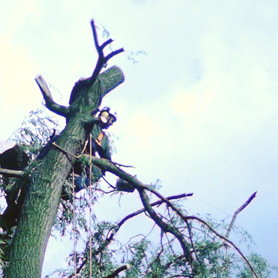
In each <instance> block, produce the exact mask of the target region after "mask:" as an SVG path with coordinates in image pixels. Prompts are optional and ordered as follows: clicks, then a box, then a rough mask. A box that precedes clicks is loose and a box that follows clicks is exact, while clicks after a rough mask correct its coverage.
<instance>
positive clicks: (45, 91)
mask: <svg viewBox="0 0 278 278" xmlns="http://www.w3.org/2000/svg"><path fill="white" fill-rule="evenodd" d="M35 81H36V82H37V84H38V86H39V88H40V90H41V92H42V95H43V98H44V100H45V106H46V107H47V108H48V109H49V110H50V111H52V112H54V113H56V114H58V115H60V116H63V117H66V118H67V117H68V116H69V113H70V110H69V108H68V107H66V106H63V105H59V104H57V103H56V102H54V100H53V98H52V95H51V92H50V90H49V88H48V86H47V84H46V82H45V80H44V78H43V77H42V76H41V75H38V76H36V77H35Z"/></svg>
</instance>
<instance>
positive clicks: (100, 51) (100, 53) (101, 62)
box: [89, 20, 124, 86]
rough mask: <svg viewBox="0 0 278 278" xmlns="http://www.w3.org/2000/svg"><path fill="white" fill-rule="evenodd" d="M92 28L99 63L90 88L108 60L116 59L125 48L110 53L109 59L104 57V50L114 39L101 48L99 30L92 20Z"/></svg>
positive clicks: (91, 79) (90, 82)
mask: <svg viewBox="0 0 278 278" xmlns="http://www.w3.org/2000/svg"><path fill="white" fill-rule="evenodd" d="M91 27H92V31H93V37H94V42H95V47H96V50H97V52H98V61H97V64H96V67H95V69H94V72H93V74H92V76H91V78H90V81H89V86H92V85H93V84H94V83H95V81H96V79H97V77H98V75H99V73H100V71H101V70H102V68H103V67H104V66H105V65H106V63H107V62H108V60H110V59H111V58H112V57H114V56H115V55H117V54H119V53H121V52H123V51H124V49H123V48H121V49H118V50H115V51H113V52H112V53H110V54H109V55H108V56H107V57H105V56H104V53H103V50H104V48H105V47H106V46H107V45H109V44H110V43H112V42H113V40H112V39H108V40H107V41H106V42H104V43H103V44H102V45H101V46H99V43H98V37H97V30H96V26H95V23H94V20H91Z"/></svg>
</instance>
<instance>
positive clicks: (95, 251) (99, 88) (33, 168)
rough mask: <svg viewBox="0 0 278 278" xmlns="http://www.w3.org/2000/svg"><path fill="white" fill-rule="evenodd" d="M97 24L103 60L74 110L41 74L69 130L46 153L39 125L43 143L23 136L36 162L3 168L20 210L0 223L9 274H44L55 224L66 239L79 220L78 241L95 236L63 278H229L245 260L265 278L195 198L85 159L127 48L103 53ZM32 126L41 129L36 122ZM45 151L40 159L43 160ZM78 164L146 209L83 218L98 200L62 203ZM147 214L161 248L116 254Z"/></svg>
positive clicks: (80, 85) (74, 98)
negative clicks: (115, 62) (193, 207)
mask: <svg viewBox="0 0 278 278" xmlns="http://www.w3.org/2000/svg"><path fill="white" fill-rule="evenodd" d="M91 26H92V31H93V37H94V42H95V46H96V49H97V52H98V55H99V57H98V61H97V64H96V67H95V69H94V71H93V74H92V76H91V77H89V78H88V79H81V80H79V81H78V82H77V83H76V84H75V86H74V87H73V89H72V92H71V96H70V100H69V106H68V107H66V106H61V105H59V104H57V103H55V102H54V100H53V98H52V96H51V93H50V90H49V88H48V87H47V84H46V82H45V81H44V79H43V78H42V76H38V77H36V82H37V84H38V86H39V88H40V90H41V92H42V95H43V98H44V100H45V106H46V107H47V108H48V109H49V110H50V111H52V112H54V113H56V114H58V115H60V116H62V117H65V118H66V122H67V124H66V127H65V128H64V130H63V131H62V132H61V133H60V134H59V135H58V136H57V137H56V138H55V143H53V141H52V140H51V139H50V141H49V143H48V144H47V145H46V146H45V147H43V148H42V146H43V145H45V143H46V138H47V137H51V136H50V134H51V132H50V131H49V129H47V124H45V122H44V120H41V121H40V123H41V125H40V126H45V127H46V130H48V132H44V131H45V129H42V130H43V132H42V134H43V135H42V138H41V140H38V138H36V136H37V134H36V133H32V131H30V129H28V128H27V129H23V133H24V132H25V133H24V136H23V137H25V139H26V137H28V136H29V137H30V138H31V139H30V140H29V142H26V141H25V143H24V144H23V146H24V147H25V149H26V148H29V152H30V153H31V154H33V155H35V159H31V162H30V163H29V164H28V166H27V168H25V169H24V171H21V170H20V171H18V170H17V169H12V170H11V169H10V170H9V169H8V170H7V169H6V170H4V169H1V173H2V174H3V177H4V178H3V183H2V187H3V188H2V190H3V191H4V192H5V193H6V196H7V198H6V199H7V200H8V198H10V196H12V200H13V205H14V207H13V208H14V209H15V210H16V213H14V215H13V218H12V219H13V220H14V221H11V223H8V224H7V221H6V220H5V219H6V218H5V217H4V216H5V213H7V210H8V209H11V206H10V204H9V202H7V203H8V208H7V209H6V210H5V212H4V213H3V214H2V216H1V219H0V225H1V226H2V228H3V230H4V232H3V233H2V240H3V244H2V246H3V247H2V252H3V254H4V255H3V256H2V258H3V260H6V261H7V266H6V267H4V274H5V276H6V277H40V275H41V268H42V263H43V258H44V253H45V248H46V245H47V242H48V238H49V236H50V234H51V229H52V228H53V227H54V228H55V227H56V228H57V229H58V230H59V231H60V232H61V233H62V234H63V233H64V232H65V229H67V228H68V227H69V226H70V225H71V224H72V223H73V224H74V225H75V223H77V226H78V227H74V233H73V235H74V236H75V237H76V236H77V237H78V234H79V233H81V230H82V229H83V230H85V231H87V230H89V231H90V229H91V228H93V233H89V237H88V239H87V241H86V243H85V245H84V250H83V251H82V252H79V253H78V252H76V251H75V252H73V254H71V255H70V257H69V264H70V266H71V267H69V269H68V270H60V274H61V275H63V277H73V276H74V275H75V274H76V273H78V274H80V275H82V277H88V275H89V274H91V275H92V276H93V277H116V276H117V275H119V274H120V273H121V272H122V271H125V272H126V277H142V276H145V277H221V276H222V277H224V276H227V275H230V274H232V272H233V271H232V270H231V268H230V267H229V266H230V265H239V266H240V263H238V260H239V257H240V258H241V259H243V261H244V262H245V263H246V264H247V266H248V269H249V270H250V271H251V275H255V277H259V276H257V274H256V272H255V270H254V268H253V267H252V265H251V264H250V262H249V260H248V259H247V258H246V257H245V256H244V255H243V254H242V252H240V250H239V249H238V248H237V246H235V245H234V244H233V242H231V241H230V240H229V239H228V236H226V237H225V236H223V235H221V234H220V233H219V232H218V231H216V228H217V225H215V223H209V221H205V220H203V219H201V218H199V217H196V216H190V215H187V213H186V211H185V210H184V208H183V207H182V206H180V204H179V203H178V202H177V200H180V199H183V198H186V197H189V196H192V194H181V195H178V196H170V197H167V198H166V197H164V196H162V195H161V194H160V193H159V192H158V191H157V190H156V189H155V186H154V185H153V186H147V185H145V184H144V183H142V182H140V181H139V180H138V179H137V178H136V177H134V176H132V175H130V174H128V173H127V172H125V171H123V170H122V167H124V166H123V165H119V164H117V163H115V162H112V161H109V160H107V159H102V158H97V157H95V156H92V155H88V154H87V155H86V154H83V149H84V146H85V144H86V141H87V140H88V138H89V134H91V132H92V129H93V127H94V125H96V124H97V123H98V122H99V121H100V119H99V117H98V116H97V112H98V108H99V105H100V103H101V101H102V98H103V97H104V96H105V95H106V94H107V93H109V92H110V91H111V90H112V89H114V88H116V87H117V86H118V85H119V84H121V83H122V82H123V81H124V75H123V73H122V71H121V70H120V69H119V68H118V67H116V66H113V67H111V68H109V69H107V70H106V71H104V72H101V70H102V69H103V68H104V67H105V66H106V64H107V62H108V61H109V60H110V59H111V58H113V57H114V56H115V55H117V54H119V53H121V52H123V49H119V50H116V51H112V52H111V53H110V54H109V55H107V56H105V55H104V53H103V50H104V48H105V47H106V46H108V45H109V44H110V43H111V42H112V40H111V39H108V40H107V41H105V42H104V43H103V44H102V45H99V43H98V37H97V33H96V27H95V25H94V22H93V21H92V22H91ZM38 120H40V118H39V117H38V118H37V121H38ZM33 124H36V121H35V123H33ZM53 136H54V134H53ZM41 148H42V149H41ZM39 151H40V155H37V153H38V152H39ZM42 153H43V155H42ZM76 161H81V163H82V164H83V165H85V167H86V165H87V166H88V165H89V166H90V167H91V166H92V165H95V166H97V167H99V168H100V169H101V170H102V171H107V172H110V173H113V174H114V175H116V176H117V177H118V178H119V179H120V180H119V183H118V187H116V188H115V187H114V188H113V192H114V193H117V194H121V192H133V191H135V192H137V193H138V194H139V197H140V199H141V202H142V205H143V208H142V209H141V210H139V211H136V212H134V213H132V214H129V215H127V216H126V217H125V218H124V219H122V220H121V221H119V222H118V223H108V222H102V223H95V224H94V225H93V227H92V225H91V224H90V223H88V222H87V221H86V219H85V217H84V208H86V207H90V203H91V202H92V201H93V200H92V197H91V196H89V197H88V196H85V197H83V198H81V199H80V200H79V202H78V203H77V204H76V203H75V202H74V198H69V200H63V199H61V193H62V190H63V188H71V185H70V184H71V182H72V180H71V169H72V168H73V166H74V164H75V163H76ZM11 181H12V182H11ZM6 185H7V186H6ZM120 185H121V186H120ZM73 187H74V186H73ZM90 189H91V187H90V188H89V190H90ZM71 190H72V188H71ZM93 190H94V193H95V194H94V198H97V196H98V195H97V191H98V190H99V191H101V188H100V187H99V185H98V184H94V185H93ZM73 195H74V192H73ZM150 195H153V196H155V197H156V198H157V201H156V202H153V203H152V202H151V201H150ZM175 200H176V202H175ZM95 201H96V200H95ZM157 207H158V208H157ZM162 208H163V209H162ZM13 212H14V210H13ZM142 213H145V214H146V215H147V216H148V217H149V218H150V219H151V220H152V221H153V222H154V224H155V225H156V226H157V227H158V228H159V230H160V240H159V241H160V243H159V244H158V245H157V246H155V247H154V246H152V243H151V242H150V241H149V240H148V239H147V238H146V237H143V238H141V239H140V240H137V241H131V242H130V244H129V245H127V246H126V247H120V248H118V249H117V251H115V250H113V248H112V249H111V248H110V247H111V246H112V245H113V244H114V245H115V244H116V240H115V236H116V235H117V232H118V231H119V230H120V228H121V227H122V226H123V225H124V224H125V223H126V222H127V221H128V220H129V219H131V218H133V217H136V216H138V215H140V214H142ZM5 225H6V226H5ZM218 228H219V227H218ZM228 246H231V247H233V248H234V249H235V250H236V253H237V254H238V255H239V256H237V257H236V256H235V253H230V254H229V253H227V252H226V250H227V248H228ZM244 271H245V272H246V270H244ZM217 275H218V276H217ZM219 275H220V276H219ZM242 277H246V276H242Z"/></svg>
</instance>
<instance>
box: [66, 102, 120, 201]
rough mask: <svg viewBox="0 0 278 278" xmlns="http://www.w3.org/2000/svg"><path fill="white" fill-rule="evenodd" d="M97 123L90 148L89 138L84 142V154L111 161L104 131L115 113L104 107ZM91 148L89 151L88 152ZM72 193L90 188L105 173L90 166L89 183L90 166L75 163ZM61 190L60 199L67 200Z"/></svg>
mask: <svg viewBox="0 0 278 278" xmlns="http://www.w3.org/2000/svg"><path fill="white" fill-rule="evenodd" d="M98 117H99V120H100V121H99V122H98V123H95V124H94V126H93V129H92V132H91V135H92V146H91V147H90V138H88V140H87V142H86V148H85V151H84V154H86V155H90V152H91V154H92V155H93V156H96V155H98V156H99V157H101V158H105V159H108V160H110V161H111V160H112V157H111V146H110V143H109V139H108V136H107V134H106V133H105V131H104V130H105V129H108V128H109V127H110V126H111V125H112V124H113V123H114V122H115V121H116V120H117V118H116V113H112V112H111V111H110V108H109V107H104V108H103V109H102V110H101V111H100V112H99V116H98ZM90 148H91V151H90ZM74 173H75V177H74V185H75V188H74V191H75V192H79V191H80V190H82V189H84V188H85V187H88V186H90V185H91V184H92V183H96V182H98V181H99V180H100V178H101V177H102V176H104V175H105V171H103V170H102V169H100V168H99V167H97V166H95V165H92V172H91V181H90V166H89V165H88V164H87V165H82V162H81V161H77V162H75V164H74ZM64 191H65V190H63V193H62V198H63V199H68V198H69V196H67V195H68V194H67V193H66V192H64Z"/></svg>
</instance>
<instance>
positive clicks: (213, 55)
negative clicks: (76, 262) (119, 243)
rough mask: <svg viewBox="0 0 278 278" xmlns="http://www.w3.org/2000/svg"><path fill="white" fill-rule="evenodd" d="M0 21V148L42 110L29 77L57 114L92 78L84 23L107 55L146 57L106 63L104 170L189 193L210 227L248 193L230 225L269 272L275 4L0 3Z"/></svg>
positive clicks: (273, 258) (276, 157)
mask: <svg viewBox="0 0 278 278" xmlns="http://www.w3.org/2000/svg"><path fill="white" fill-rule="evenodd" d="M0 14H1V16H0V34H1V40H0V47H1V53H0V61H1V63H0V88H1V95H0V96H1V101H0V111H1V113H2V117H1V119H0V126H1V139H2V140H4V139H6V138H8V137H9V135H10V134H11V133H12V132H13V131H14V130H15V129H17V128H18V127H19V125H20V123H21V122H22V120H23V118H24V115H25V114H26V113H28V112H29V111H30V110H32V109H36V108H37V107H38V106H39V105H40V103H41V102H42V96H41V94H40V91H39V89H38V87H37V85H36V83H35V81H34V76H35V75H37V74H39V73H40V74H42V75H43V76H44V78H45V80H46V81H47V82H49V83H50V84H52V85H53V86H55V88H57V90H59V92H58V91H57V90H56V91H53V95H54V98H55V100H57V101H58V102H60V103H63V104H67V103H68V99H69V95H70V91H71V89H72V86H73V85H74V83H75V82H76V81H77V80H78V79H79V78H80V77H86V76H89V75H90V74H91V73H92V71H93V69H94V65H95V62H96V58H97V56H96V51H95V49H94V45H93V38H92V33H91V28H90V19H91V18H94V19H95V21H96V22H97V23H99V24H102V25H104V26H105V27H106V28H107V29H108V30H109V31H110V34H111V37H112V38H113V39H115V42H114V43H113V48H114V49H117V48H119V47H124V48H125V49H126V50H127V52H128V51H138V50H143V51H145V52H146V53H147V55H140V56H138V57H136V59H137V60H138V62H139V63H137V64H135V65H133V64H132V63H131V62H130V61H128V60H127V55H126V54H122V55H120V56H118V57H116V58H115V59H113V60H112V61H111V62H110V63H109V65H108V66H111V65H113V64H117V65H118V66H120V67H121V68H122V70H123V71H124V74H125V76H126V81H125V83H124V84H123V85H121V86H120V87H119V88H117V89H116V90H114V91H113V92H111V93H110V95H109V96H107V97H106V98H105V99H104V101H103V105H110V106H111V107H113V109H114V110H116V111H117V112H118V116H119V117H118V122H117V123H116V124H115V125H114V127H113V128H112V131H113V133H114V134H115V135H117V136H118V137H119V140H117V141H116V147H117V154H116V155H115V156H114V160H115V161H118V162H120V163H124V164H129V165H134V166H136V170H134V174H137V175H138V178H139V179H140V180H141V181H142V182H145V183H147V184H148V183H150V182H155V180H156V179H157V178H158V179H160V180H161V181H162V186H163V188H162V190H161V192H162V193H163V194H165V195H172V194H177V193H181V192H194V193H195V195H194V197H193V198H191V199H190V200H189V201H187V205H188V207H187V209H188V211H189V212H191V213H195V212H199V213H201V214H203V213H210V214H212V215H213V216H215V217H216V218H218V219H223V218H225V217H227V216H228V215H232V214H233V213H234V211H235V210H236V209H237V208H238V207H239V206H240V205H241V204H242V203H243V202H245V201H246V199H247V198H248V197H249V196H250V195H251V194H252V193H253V192H254V191H258V196H257V198H256V199H255V200H254V201H253V203H252V204H251V205H250V207H248V208H246V210H245V211H243V212H242V214H241V215H240V216H239V217H238V219H237V222H236V224H238V225H240V226H242V227H243V228H245V229H246V230H247V231H248V232H250V233H251V234H252V235H253V238H254V241H255V242H256V246H255V250H256V251H258V252H259V253H261V254H262V255H263V256H264V257H266V258H268V260H269V262H271V263H273V264H276V265H278V257H277V253H278V238H277V232H276V230H277V228H278V225H277V216H276V212H277V210H278V204H277V198H278V197H277V196H278V189H277V182H278V175H277V165H278V148H277V138H278V129H277V126H278V125H277V119H278V109H277V106H278V82H277V78H276V76H277V74H278V55H277V47H278V36H277V35H278V34H277V25H278V3H277V2H276V1H268V0H266V1H246V0H242V1H236V0H235V1H225V2H223V1H216V0H212V1H205V0H199V1H198V0H197V1H189V0H171V1H157V0H149V1H139V0H137V1H135V0H134V1H129V0H125V1H120V0H113V1H112V0H109V1H108V0H107V1H87V0H84V1H69V0H67V1H53V0H49V1H35V0H27V1H24V2H22V1H19V0H16V1H2V3H1V11H0ZM126 199H129V200H126V201H127V203H126V207H125V208H124V209H123V206H124V205H122V207H121V208H120V209H119V211H117V210H116V209H115V208H114V207H113V211H116V212H115V213H116V214H115V215H116V218H117V217H120V216H121V215H123V214H124V213H126V211H130V212H131V211H132V210H133V209H137V207H138V205H139V203H138V198H137V196H134V198H132V197H131V196H129V197H128V198H126ZM109 203H111V202H109ZM115 205H117V203H116V204H113V206H115ZM103 206H107V204H105V205H104V204H100V208H99V211H98V208H95V210H96V212H97V213H98V215H99V217H100V218H102V217H105V216H106V214H107V213H106V212H105V211H104V210H103ZM53 252H55V251H53ZM51 256H54V255H51ZM61 261H62V258H61ZM47 262H49V260H48V259H47ZM49 264H50V263H49Z"/></svg>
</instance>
